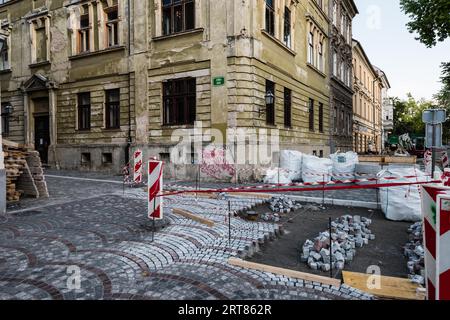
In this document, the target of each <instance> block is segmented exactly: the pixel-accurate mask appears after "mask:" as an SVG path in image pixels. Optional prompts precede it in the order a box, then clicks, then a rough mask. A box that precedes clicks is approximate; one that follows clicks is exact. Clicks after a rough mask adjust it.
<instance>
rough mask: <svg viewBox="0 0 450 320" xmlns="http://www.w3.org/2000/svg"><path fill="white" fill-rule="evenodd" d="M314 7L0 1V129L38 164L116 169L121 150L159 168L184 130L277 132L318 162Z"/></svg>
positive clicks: (323, 46)
mask: <svg viewBox="0 0 450 320" xmlns="http://www.w3.org/2000/svg"><path fill="white" fill-rule="evenodd" d="M327 11H328V1H325V0H323V1H316V0H309V1H299V0H258V1H241V0H230V1H214V0H196V1H194V0H180V1H172V0H165V1H157V0H155V1H154V0H147V1H128V0H95V1H94V0H71V1H69V0H36V1H25V0H23V1H21V0H13V1H9V2H4V4H0V20H1V31H0V32H1V34H0V41H2V42H3V43H4V44H5V48H6V49H4V50H3V51H2V55H1V59H2V61H1V63H0V68H1V71H0V81H1V87H2V91H3V93H4V99H3V101H4V106H3V109H5V110H4V111H5V112H4V113H5V116H6V118H7V120H6V121H7V122H8V130H7V132H6V134H7V135H8V138H9V139H11V140H14V141H17V142H21V143H27V144H30V145H34V146H35V147H36V149H37V150H39V151H40V152H41V156H42V158H43V160H44V161H45V162H48V164H49V165H52V166H53V165H54V166H57V167H60V168H85V169H108V170H114V171H116V172H117V171H120V168H121V166H122V165H123V164H124V163H125V162H126V160H127V158H128V150H129V148H128V147H129V146H130V147H131V149H135V148H143V150H144V152H145V153H146V154H148V156H158V157H161V158H163V159H165V160H167V159H168V155H169V154H170V152H171V150H172V148H173V146H174V145H176V144H177V142H178V141H177V139H174V132H176V131H179V130H180V129H192V128H193V126H194V123H197V124H198V123H201V126H202V130H203V131H204V132H211V131H212V130H216V131H219V132H222V133H224V136H225V137H226V135H225V131H226V130H227V129H229V128H249V129H255V128H262V129H278V130H279V132H280V143H281V148H287V147H289V148H295V149H299V150H302V151H304V152H308V153H313V152H315V153H316V154H317V155H327V154H329V152H330V148H329V124H330V115H329V110H330V107H329V85H328V82H329V70H330V68H329V62H328V59H327V58H326V57H328V52H327V50H328V48H329V44H328V26H329V17H328V14H327ZM7 106H10V107H8V108H7ZM206 135H207V136H208V134H206ZM209 135H211V133H209ZM206 142H207V141H206ZM216 142H217V141H216ZM223 142H224V141H223ZM193 153H194V152H193ZM193 158H195V155H193ZM192 160H195V159H192Z"/></svg>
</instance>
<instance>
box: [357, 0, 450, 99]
mask: <svg viewBox="0 0 450 320" xmlns="http://www.w3.org/2000/svg"><path fill="white" fill-rule="evenodd" d="M355 3H356V5H357V7H358V11H359V14H358V15H357V16H356V17H355V19H354V20H353V37H354V38H355V39H357V40H358V41H360V42H361V44H362V46H363V48H364V51H365V52H366V54H367V56H368V57H369V59H370V61H371V63H372V64H373V65H375V66H377V67H379V68H380V69H382V70H383V71H384V72H385V73H386V75H387V77H388V79H389V82H390V84H391V87H392V88H391V89H390V91H389V95H390V96H392V97H398V98H402V99H404V98H406V95H407V93H409V92H410V93H411V94H412V95H413V97H414V98H416V99H421V98H425V99H432V97H433V95H434V94H435V93H437V92H438V91H439V90H440V88H441V83H440V82H439V81H440V76H441V69H440V64H441V62H444V61H450V39H447V40H446V41H444V42H440V43H438V45H437V46H435V47H433V48H431V49H429V48H427V47H426V46H425V45H424V44H422V43H421V42H420V41H419V40H415V35H414V34H411V33H409V31H408V30H407V28H406V23H407V22H408V21H409V20H410V19H409V17H408V16H406V14H404V13H403V12H402V11H401V10H400V1H399V0H355Z"/></svg>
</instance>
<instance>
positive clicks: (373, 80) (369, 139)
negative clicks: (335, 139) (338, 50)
mask: <svg viewBox="0 0 450 320" xmlns="http://www.w3.org/2000/svg"><path fill="white" fill-rule="evenodd" d="M353 70H354V84H353V88H354V91H355V94H354V95H353V147H354V150H355V151H356V152H358V153H362V154H364V153H368V152H376V153H379V152H381V149H382V146H381V144H382V109H381V108H382V102H381V91H382V88H383V82H382V80H381V79H380V78H379V75H378V73H377V71H376V70H375V69H374V67H373V66H372V64H371V63H370V60H369V58H368V57H367V55H366V53H365V52H364V49H363V47H362V45H361V43H360V42H359V41H357V40H353Z"/></svg>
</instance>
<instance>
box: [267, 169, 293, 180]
mask: <svg viewBox="0 0 450 320" xmlns="http://www.w3.org/2000/svg"><path fill="white" fill-rule="evenodd" d="M264 183H270V184H279V183H282V184H288V183H292V180H291V179H290V178H289V172H287V171H286V170H284V169H280V168H275V169H267V171H266V176H265V177H264Z"/></svg>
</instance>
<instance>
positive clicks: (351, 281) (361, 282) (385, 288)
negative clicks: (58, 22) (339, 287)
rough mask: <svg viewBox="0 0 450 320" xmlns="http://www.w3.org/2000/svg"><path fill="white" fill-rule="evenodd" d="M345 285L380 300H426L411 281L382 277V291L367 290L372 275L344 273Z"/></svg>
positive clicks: (417, 286) (416, 285)
mask: <svg viewBox="0 0 450 320" xmlns="http://www.w3.org/2000/svg"><path fill="white" fill-rule="evenodd" d="M342 275H343V278H344V283H345V284H346V285H348V286H351V287H353V288H356V289H359V290H361V291H364V292H367V293H370V294H373V295H374V296H378V297H380V298H387V299H395V300H424V299H425V297H424V296H418V295H417V293H416V292H417V289H418V288H419V287H420V286H419V285H418V284H415V283H412V282H411V281H410V280H409V279H404V278H394V277H385V276H380V277H381V289H369V288H367V281H368V280H369V277H370V276H371V275H369V274H364V273H356V272H348V271H343V272H342Z"/></svg>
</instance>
